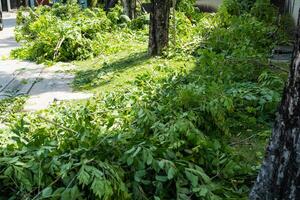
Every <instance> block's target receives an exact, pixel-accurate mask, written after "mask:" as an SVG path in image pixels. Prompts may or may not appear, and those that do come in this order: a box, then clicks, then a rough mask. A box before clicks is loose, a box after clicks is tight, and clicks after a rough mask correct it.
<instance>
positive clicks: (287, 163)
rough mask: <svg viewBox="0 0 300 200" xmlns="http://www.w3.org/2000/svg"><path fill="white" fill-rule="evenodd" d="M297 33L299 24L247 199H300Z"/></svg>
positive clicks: (299, 91) (299, 77) (299, 99)
mask: <svg viewBox="0 0 300 200" xmlns="http://www.w3.org/2000/svg"><path fill="white" fill-rule="evenodd" d="M299 49H300V35H299V27H298V33H297V39H296V43H295V48H294V55H293V60H292V63H291V66H290V74H289V79H288V82H287V84H286V87H285V89H284V93H283V97H282V101H281V104H280V107H279V112H278V115H277V118H276V121H275V124H274V127H273V132H272V137H271V140H270V143H269V146H268V148H267V150H266V151H267V152H266V156H265V159H264V161H263V164H262V167H261V170H260V172H259V175H258V177H257V180H256V183H255V185H254V187H253V189H252V191H251V193H250V200H260V199H262V200H275V199H277V200H297V199H300V137H299V136H300V52H299Z"/></svg>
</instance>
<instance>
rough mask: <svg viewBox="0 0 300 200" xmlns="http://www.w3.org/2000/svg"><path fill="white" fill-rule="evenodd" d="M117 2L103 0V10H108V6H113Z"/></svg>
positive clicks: (114, 0)
mask: <svg viewBox="0 0 300 200" xmlns="http://www.w3.org/2000/svg"><path fill="white" fill-rule="evenodd" d="M117 3H118V0H105V3H104V4H105V5H104V10H105V11H108V10H109V9H110V8H113V7H114V6H115V5H116V4H117Z"/></svg>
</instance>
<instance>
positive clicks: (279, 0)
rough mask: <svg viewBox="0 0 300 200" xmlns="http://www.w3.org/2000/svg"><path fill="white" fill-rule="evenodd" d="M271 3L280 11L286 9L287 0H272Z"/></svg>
mask: <svg viewBox="0 0 300 200" xmlns="http://www.w3.org/2000/svg"><path fill="white" fill-rule="evenodd" d="M271 3H272V4H273V5H275V6H276V7H278V9H279V12H280V13H284V11H285V0H271Z"/></svg>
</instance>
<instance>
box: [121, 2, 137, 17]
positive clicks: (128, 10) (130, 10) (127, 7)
mask: <svg viewBox="0 0 300 200" xmlns="http://www.w3.org/2000/svg"><path fill="white" fill-rule="evenodd" d="M122 3H123V9H124V14H125V15H127V16H128V17H129V18H130V19H134V18H135V11H136V0H122Z"/></svg>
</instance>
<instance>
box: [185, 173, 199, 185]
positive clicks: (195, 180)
mask: <svg viewBox="0 0 300 200" xmlns="http://www.w3.org/2000/svg"><path fill="white" fill-rule="evenodd" d="M185 175H186V177H187V179H188V180H189V181H190V182H191V183H192V186H193V187H196V186H197V185H198V176H195V175H194V174H192V173H190V172H188V171H187V170H186V171H185Z"/></svg>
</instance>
